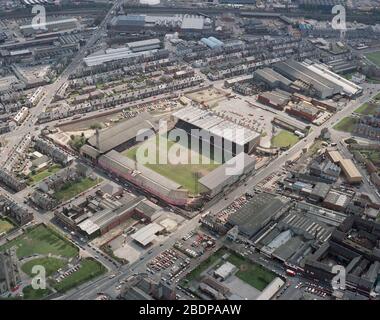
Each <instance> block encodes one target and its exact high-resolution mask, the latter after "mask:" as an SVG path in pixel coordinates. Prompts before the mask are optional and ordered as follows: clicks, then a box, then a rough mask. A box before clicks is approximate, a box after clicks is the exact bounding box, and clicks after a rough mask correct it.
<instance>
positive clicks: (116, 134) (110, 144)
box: [88, 112, 155, 153]
mask: <svg viewBox="0 0 380 320" xmlns="http://www.w3.org/2000/svg"><path fill="white" fill-rule="evenodd" d="M144 129H146V130H150V129H153V130H154V129H155V126H154V121H153V117H152V116H151V115H149V113H147V112H145V113H141V114H139V115H137V116H136V117H135V118H132V119H129V120H127V121H123V122H122V123H120V124H117V125H115V126H113V127H111V128H109V129H105V130H101V131H99V146H97V138H96V135H93V136H92V137H91V138H90V139H88V143H89V144H90V145H91V146H93V147H94V148H96V149H98V151H99V152H100V153H105V152H107V151H109V150H112V149H114V148H116V147H117V146H119V145H121V144H123V143H125V142H127V141H129V140H131V139H135V138H136V136H137V134H138V133H141V132H140V130H144Z"/></svg>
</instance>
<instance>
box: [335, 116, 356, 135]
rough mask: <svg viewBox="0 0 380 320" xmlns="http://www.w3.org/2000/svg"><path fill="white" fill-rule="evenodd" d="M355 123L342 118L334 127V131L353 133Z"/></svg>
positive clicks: (347, 118) (349, 118)
mask: <svg viewBox="0 0 380 320" xmlns="http://www.w3.org/2000/svg"><path fill="white" fill-rule="evenodd" d="M356 121H357V120H356V119H354V118H351V117H346V118H343V119H342V120H340V122H338V123H337V124H336V125H335V126H334V129H335V130H338V131H344V132H352V131H354V127H355V124H356Z"/></svg>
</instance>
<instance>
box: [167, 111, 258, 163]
mask: <svg viewBox="0 0 380 320" xmlns="http://www.w3.org/2000/svg"><path fill="white" fill-rule="evenodd" d="M172 117H173V119H174V120H175V121H176V122H177V124H176V127H177V128H181V129H184V130H186V131H187V132H188V133H189V134H190V135H191V136H192V137H194V138H196V139H200V141H201V142H202V146H204V145H208V147H210V148H211V147H213V148H214V151H215V150H217V149H219V150H221V151H222V154H223V155H224V156H226V154H231V155H232V156H234V155H236V153H239V152H241V151H244V152H245V153H251V152H252V151H253V149H254V148H255V147H256V146H257V145H258V144H259V142H260V134H259V133H257V132H255V131H252V130H250V129H247V128H244V127H242V126H240V125H237V124H235V123H233V122H231V121H229V120H225V119H223V118H222V117H219V116H217V115H215V114H214V113H212V112H211V111H208V110H202V109H199V108H196V107H193V106H188V107H185V108H183V109H181V110H179V111H177V112H175V113H173V114H172ZM214 153H216V152H214ZM230 158H231V157H230ZM226 160H228V159H226Z"/></svg>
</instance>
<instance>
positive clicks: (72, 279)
mask: <svg viewBox="0 0 380 320" xmlns="http://www.w3.org/2000/svg"><path fill="white" fill-rule="evenodd" d="M106 270H107V269H106V268H105V267H104V266H103V265H102V264H101V263H99V262H97V261H96V260H94V259H92V258H87V259H84V260H82V262H81V267H80V268H79V270H78V271H75V272H74V273H72V274H71V275H69V276H67V277H66V278H65V279H63V280H62V281H61V282H59V283H58V282H56V283H54V285H53V286H54V288H55V289H56V290H57V291H59V292H65V291H67V290H70V289H71V288H74V287H77V286H79V285H81V284H83V283H85V282H87V281H88V280H90V279H92V278H95V277H97V276H100V275H102V274H103V273H105V272H106Z"/></svg>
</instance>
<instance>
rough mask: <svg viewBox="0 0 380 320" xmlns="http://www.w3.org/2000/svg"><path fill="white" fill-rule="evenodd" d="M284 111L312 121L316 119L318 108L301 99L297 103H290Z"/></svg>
mask: <svg viewBox="0 0 380 320" xmlns="http://www.w3.org/2000/svg"><path fill="white" fill-rule="evenodd" d="M286 112H287V113H289V114H291V115H293V116H296V117H299V118H302V119H305V120H307V121H310V122H313V121H314V120H315V119H317V117H318V114H319V112H320V110H319V109H318V108H316V107H314V106H313V105H312V104H311V103H308V102H306V101H301V102H299V103H297V104H292V105H291V106H290V107H289V108H288V109H287V110H286Z"/></svg>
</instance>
